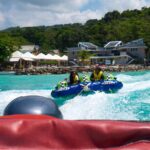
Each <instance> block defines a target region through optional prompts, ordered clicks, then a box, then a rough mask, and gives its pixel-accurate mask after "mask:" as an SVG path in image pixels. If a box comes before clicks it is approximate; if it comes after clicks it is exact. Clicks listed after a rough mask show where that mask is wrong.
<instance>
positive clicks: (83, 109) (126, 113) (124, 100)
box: [0, 73, 150, 120]
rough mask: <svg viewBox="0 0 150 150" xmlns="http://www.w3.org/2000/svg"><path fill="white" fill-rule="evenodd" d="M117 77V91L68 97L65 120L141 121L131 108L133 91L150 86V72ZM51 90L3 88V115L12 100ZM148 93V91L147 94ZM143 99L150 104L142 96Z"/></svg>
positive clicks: (0, 95) (0, 103)
mask: <svg viewBox="0 0 150 150" xmlns="http://www.w3.org/2000/svg"><path fill="white" fill-rule="evenodd" d="M117 79H118V80H119V81H122V82H123V85H124V86H123V88H122V89H121V90H120V91H118V92H117V93H115V94H106V93H103V92H96V93H95V94H93V95H88V96H77V97H75V98H73V99H71V100H67V101H66V102H65V104H63V105H62V106H61V107H60V110H61V112H62V114H63V116H64V119H72V120H73V119H111V120H112V119H113V120H138V118H137V114H136V113H135V111H134V110H133V109H132V107H130V105H129V104H130V101H129V100H131V98H129V99H128V97H129V96H130V94H131V93H132V92H134V91H138V90H139V91H141V90H147V89H150V73H146V74H144V75H141V76H134V77H133V76H130V75H124V74H119V75H117ZM50 92H51V91H50V90H10V91H0V114H1V115H2V113H3V110H4V108H5V107H6V106H7V104H8V103H9V102H10V101H12V100H13V99H15V98H17V97H19V96H28V95H39V96H44V97H50ZM147 94H148V93H147ZM142 101H143V102H147V103H150V100H149V101H148V100H147V98H146V96H145V97H144V95H143V100H142ZM128 107H129V108H128Z"/></svg>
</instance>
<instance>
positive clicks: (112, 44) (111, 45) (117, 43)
mask: <svg viewBox="0 0 150 150" xmlns="http://www.w3.org/2000/svg"><path fill="white" fill-rule="evenodd" d="M121 44H122V41H110V42H108V43H107V44H106V45H105V46H104V48H115V47H118V46H120V45H121Z"/></svg>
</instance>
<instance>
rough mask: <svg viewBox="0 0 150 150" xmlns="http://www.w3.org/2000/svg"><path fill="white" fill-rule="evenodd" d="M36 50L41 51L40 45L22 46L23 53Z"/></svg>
mask: <svg viewBox="0 0 150 150" xmlns="http://www.w3.org/2000/svg"><path fill="white" fill-rule="evenodd" d="M35 49H39V46H38V45H22V46H21V48H20V51H21V52H22V53H26V52H33V51H34V50H35Z"/></svg>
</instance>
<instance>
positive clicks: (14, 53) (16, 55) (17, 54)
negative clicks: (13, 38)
mask: <svg viewBox="0 0 150 150" xmlns="http://www.w3.org/2000/svg"><path fill="white" fill-rule="evenodd" d="M22 55H23V54H22V53H21V52H19V51H15V52H13V53H12V56H11V58H21V56H22Z"/></svg>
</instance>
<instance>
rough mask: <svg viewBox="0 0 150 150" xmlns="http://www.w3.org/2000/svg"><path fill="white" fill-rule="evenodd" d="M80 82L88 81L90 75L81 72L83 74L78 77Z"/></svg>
mask: <svg viewBox="0 0 150 150" xmlns="http://www.w3.org/2000/svg"><path fill="white" fill-rule="evenodd" d="M80 81H81V82H90V77H89V76H88V75H87V74H85V73H84V74H83V76H82V77H81V79H80Z"/></svg>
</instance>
